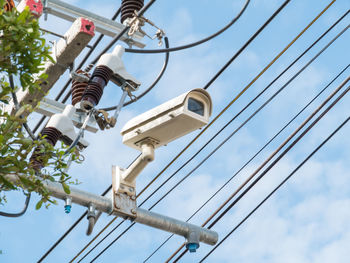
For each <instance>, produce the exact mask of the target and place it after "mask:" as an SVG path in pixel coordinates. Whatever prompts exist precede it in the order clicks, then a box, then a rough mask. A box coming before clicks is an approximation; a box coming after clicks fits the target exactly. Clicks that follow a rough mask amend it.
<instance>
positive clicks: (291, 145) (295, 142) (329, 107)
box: [208, 79, 350, 229]
mask: <svg viewBox="0 0 350 263" xmlns="http://www.w3.org/2000/svg"><path fill="white" fill-rule="evenodd" d="M346 81H348V79H347V80H346ZM344 85H345V84H344ZM349 90H350V87H347V88H346V89H345V91H343V92H342V93H341V94H340V95H339V96H338V97H337V98H336V99H335V100H334V101H333V102H332V104H330V105H329V106H328V107H327V108H326V109H325V110H324V111H323V112H322V113H321V114H320V115H319V116H318V117H317V118H316V119H315V120H314V121H313V122H312V123H311V124H310V125H309V126H308V127H307V128H306V129H305V130H304V131H303V132H302V133H301V134H300V135H299V136H298V137H297V138H296V139H295V140H294V141H293V142H292V143H291V144H290V145H289V146H288V147H287V148H286V149H285V150H284V151H283V152H282V153H281V154H280V155H279V156H278V157H277V158H276V159H275V160H274V161H273V162H272V163H271V164H270V165H269V166H268V167H267V168H266V169H265V170H264V171H263V172H262V173H261V174H260V175H259V176H258V177H257V178H256V179H255V180H254V181H253V182H252V183H251V184H250V185H249V186H248V187H247V188H246V189H245V190H244V191H243V192H242V193H241V194H240V195H239V196H238V197H237V198H236V199H235V200H234V201H233V202H232V203H231V204H230V205H229V206H228V207H227V208H226V209H225V210H224V211H223V212H222V213H221V214H220V215H219V216H218V217H217V218H216V219H215V220H214V221H213V222H212V223H211V224H210V225H209V227H208V228H209V229H211V228H212V227H213V226H214V225H215V224H216V223H217V222H219V221H220V219H221V218H222V217H223V216H224V215H225V214H226V213H227V212H228V211H230V210H231V208H232V207H233V206H234V205H235V204H236V203H237V202H238V201H239V200H240V199H241V198H242V197H243V196H244V195H246V194H247V193H248V192H249V190H250V189H251V188H253V186H254V185H255V184H256V183H257V182H259V181H260V179H261V178H263V177H264V176H265V175H266V174H267V172H268V171H270V170H271V168H272V167H273V166H274V165H275V164H276V163H277V162H278V161H279V160H281V159H282V157H283V156H284V155H286V153H287V152H288V151H289V150H290V149H292V148H293V147H294V145H295V144H297V142H298V141H299V140H300V139H301V138H302V137H303V136H304V135H305V134H306V133H307V132H308V131H309V130H310V129H311V128H312V127H313V126H314V125H315V124H316V123H317V122H318V121H319V120H320V119H322V118H323V116H324V115H326V114H327V113H328V111H329V110H330V109H331V108H332V107H333V106H334V105H335V104H337V103H338V102H339V100H340V99H342V98H343V97H344V96H345V95H346V94H347V93H348V92H349Z"/></svg>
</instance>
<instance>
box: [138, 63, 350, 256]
mask: <svg viewBox="0 0 350 263" xmlns="http://www.w3.org/2000/svg"><path fill="white" fill-rule="evenodd" d="M349 67H350V64H348V65H347V66H346V67H345V68H344V69H343V70H342V71H341V72H340V73H339V74H338V75H337V76H336V77H334V78H333V79H332V80H331V81H330V82H329V83H328V84H327V85H326V86H325V87H324V88H323V89H322V90H321V91H320V92H319V93H318V94H317V95H316V96H315V97H314V98H313V99H312V100H310V101H309V103H307V104H306V105H305V106H304V107H303V108H302V109H301V110H300V111H299V112H298V113H297V114H296V115H295V116H294V117H293V118H292V119H291V120H290V121H289V122H288V123H287V124H285V125H284V126H283V128H282V129H280V130H279V131H278V132H277V133H276V134H275V135H274V136H273V137H272V138H271V139H270V140H269V141H268V142H267V143H266V144H265V145H264V146H263V147H261V148H260V149H259V150H258V151H257V152H256V153H255V154H254V155H253V156H252V157H251V158H250V159H249V160H248V161H247V162H246V163H245V164H244V165H243V166H242V167H241V168H240V169H239V170H238V171H237V172H236V173H234V175H233V176H232V177H231V178H230V179H229V180H227V181H226V182H225V183H224V184H223V185H222V186H221V187H220V188H219V189H218V190H217V191H216V192H215V193H214V194H213V195H212V196H211V197H210V198H209V199H207V200H206V201H205V202H204V203H203V204H202V205H201V206H200V207H199V208H198V209H197V210H196V211H195V212H194V213H193V214H192V215H191V216H190V217H189V218H188V219H187V220H186V222H188V221H189V220H191V219H192V218H193V217H194V216H195V215H196V214H197V213H198V212H199V211H200V210H202V209H203V208H204V207H205V206H206V205H207V204H208V203H209V202H210V201H211V200H212V199H213V198H214V197H215V196H216V195H217V194H218V193H219V192H220V191H221V190H222V189H224V188H225V187H226V186H227V185H228V184H229V183H230V182H231V181H232V180H233V179H234V178H235V177H236V176H237V175H238V174H239V173H240V172H241V171H242V170H243V169H244V168H245V167H247V165H248V164H249V163H250V162H251V161H253V160H254V159H255V157H257V156H258V155H259V154H260V153H261V152H262V151H263V150H264V149H265V148H266V147H267V146H268V145H269V144H270V143H271V142H272V141H273V140H274V139H275V138H277V136H279V135H280V134H281V133H282V132H283V131H284V130H285V129H286V128H287V127H288V126H289V125H290V124H291V123H292V122H293V121H294V120H295V119H296V118H297V117H299V115H300V114H301V113H303V112H304V110H306V109H307V108H308V107H309V106H310V105H311V104H312V103H313V102H314V101H315V100H316V99H317V98H318V97H319V96H320V95H321V94H322V93H323V92H324V91H325V90H326V89H327V88H328V87H329V86H330V85H332V84H333V82H334V81H336V80H337V79H338V78H339V77H340V76H341V75H342V74H343V73H344V72H345V71H346V70H347V69H348V68H349ZM172 236H173V234H172V235H170V236H169V237H168V238H167V239H166V240H165V241H164V242H163V243H162V244H161V245H160V246H158V248H156V249H155V250H154V251H153V252H152V254H151V255H149V256H148V257H147V258H146V259H145V261H144V262H146V261H148V259H150V258H151V257H152V256H153V255H154V254H155V253H156V252H157V251H158V250H159V249H160V248H162V247H163V246H164V245H165V244H166V243H167V242H168V241H169V240H170V238H171V237H172Z"/></svg>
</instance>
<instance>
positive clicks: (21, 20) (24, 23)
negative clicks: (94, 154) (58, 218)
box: [0, 0, 75, 209]
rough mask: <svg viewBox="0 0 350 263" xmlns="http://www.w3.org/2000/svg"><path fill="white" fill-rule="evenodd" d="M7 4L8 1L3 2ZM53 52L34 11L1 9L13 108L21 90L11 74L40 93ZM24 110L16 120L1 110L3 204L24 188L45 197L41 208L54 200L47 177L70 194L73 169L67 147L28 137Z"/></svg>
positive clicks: (5, 98) (0, 35) (3, 69)
mask: <svg viewBox="0 0 350 263" xmlns="http://www.w3.org/2000/svg"><path fill="white" fill-rule="evenodd" d="M2 6H4V0H0V7H2ZM49 54H50V53H49V48H48V47H47V46H46V45H45V39H44V38H43V36H42V32H41V31H40V30H39V25H38V21H37V20H36V19H35V18H34V17H33V16H32V15H31V14H30V12H29V10H28V9H26V10H24V11H23V12H22V13H19V12H17V11H16V10H15V9H13V10H12V11H9V12H5V11H4V10H3V9H1V8H0V85H1V88H0V101H1V102H3V103H5V104H7V103H8V102H9V100H10V98H11V93H13V92H14V91H15V89H16V87H11V85H10V84H9V83H8V82H7V81H6V80H7V77H8V76H9V75H13V76H14V77H15V78H16V79H18V80H19V83H20V86H21V87H22V89H23V90H26V89H28V90H29V91H30V92H34V91H37V90H38V89H40V82H41V81H43V80H45V78H46V77H47V76H45V75H39V74H40V71H41V70H42V69H43V63H44V62H45V61H47V60H51V61H52V58H51V57H50V55H49ZM24 108H26V109H27V110H28V108H30V107H29V105H22V108H21V109H20V110H19V111H18V112H17V114H16V115H15V116H9V115H8V114H7V113H6V112H4V111H3V110H1V109H0V123H1V124H0V191H1V192H2V195H1V196H0V204H3V203H4V201H5V200H6V199H5V198H6V195H5V194H4V193H5V192H4V191H8V190H19V189H21V188H24V189H26V190H27V191H28V192H37V193H38V194H39V195H40V196H41V200H40V201H39V202H38V204H37V209H39V208H40V207H41V205H42V204H43V203H44V202H47V201H49V202H53V200H52V199H50V195H49V192H48V191H47V189H46V188H45V187H44V185H43V183H42V179H48V180H50V181H57V182H60V183H61V184H62V186H63V188H64V190H65V191H66V192H67V193H69V187H68V185H67V184H68V180H69V179H70V177H69V176H68V175H67V174H66V173H65V172H64V170H65V168H66V167H67V160H66V158H67V157H65V155H64V151H65V149H64V148H62V147H61V148H59V149H54V147H53V146H52V145H50V144H49V143H47V141H46V140H45V138H38V139H36V140H32V139H30V138H28V137H27V136H26V134H25V132H24V131H23V127H22V126H23V123H25V122H26V119H25V118H23V117H22V116H20V112H21V110H23V109H24ZM34 150H35V151H36V153H40V156H41V157H42V162H43V164H44V167H45V169H43V170H42V171H41V172H40V174H39V175H40V177H38V176H37V175H38V171H36V170H35V169H34V168H33V167H32V165H31V163H30V160H29V159H30V156H31V155H32V153H33V151H34ZM74 159H75V156H74V155H73V160H74ZM8 174H15V175H17V176H18V178H19V182H18V183H16V184H14V183H11V182H10V181H8V180H7V179H6V175H8Z"/></svg>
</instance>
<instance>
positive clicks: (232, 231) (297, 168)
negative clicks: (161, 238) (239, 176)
mask: <svg viewBox="0 0 350 263" xmlns="http://www.w3.org/2000/svg"><path fill="white" fill-rule="evenodd" d="M349 120H350V117H348V118H347V119H346V120H345V121H344V122H343V123H342V124H340V125H339V126H338V127H337V128H336V129H335V130H334V131H333V132H332V133H331V134H330V135H329V136H328V137H327V138H326V139H325V140H324V141H323V142H322V143H321V144H320V145H318V146H317V147H316V148H315V149H314V150H313V151H312V152H311V153H310V154H309V155H308V156H307V157H306V158H305V159H304V160H303V161H302V162H301V163H300V164H299V165H298V166H297V167H296V168H295V169H294V170H293V171H292V172H291V173H290V174H289V175H288V176H287V177H286V178H285V179H284V180H283V181H282V182H281V183H280V184H279V185H278V186H277V187H276V188H275V189H274V190H273V191H272V192H270V193H269V194H268V195H267V196H266V197H265V198H264V199H263V200H262V201H261V202H260V203H259V204H258V205H257V206H256V207H255V208H254V209H253V210H252V211H251V212H250V213H249V214H248V215H247V216H246V217H245V218H243V220H242V221H241V222H239V223H238V224H237V225H236V226H235V227H234V228H233V229H232V230H231V231H230V232H229V233H228V234H227V235H226V236H225V237H224V238H223V239H222V240H220V242H219V243H218V244H217V245H216V246H215V247H214V248H213V249H212V250H210V252H209V253H208V254H206V255H205V256H204V257H203V258H202V259H201V261H200V262H203V261H204V260H205V259H206V258H208V256H209V255H211V254H212V253H213V252H214V251H215V250H216V249H217V248H218V247H219V246H221V245H222V243H223V242H224V241H225V240H226V239H227V238H228V237H230V236H231V235H232V233H234V232H235V231H236V230H237V229H238V228H239V227H240V226H241V225H242V224H243V223H244V222H245V221H246V220H247V219H248V218H249V217H250V216H252V215H253V214H254V213H255V212H256V210H258V209H259V208H260V207H261V206H262V205H263V204H264V203H265V202H266V201H267V200H268V199H269V198H270V197H271V196H272V195H273V194H274V193H275V192H276V191H277V190H278V189H279V188H281V186H282V185H284V184H285V183H286V182H287V181H288V180H289V179H290V178H291V177H292V176H293V175H294V174H295V173H296V172H297V171H298V170H299V169H300V168H301V167H302V166H303V165H304V164H305V163H306V162H307V161H309V159H310V158H311V157H312V156H313V155H314V154H315V153H317V152H318V151H319V150H320V149H321V148H322V147H323V146H324V145H325V144H326V143H327V142H328V141H329V140H330V139H331V138H332V137H333V136H334V135H335V134H337V133H338V132H339V131H340V130H341V129H342V128H343V127H344V126H345V124H347V122H348V121H349Z"/></svg>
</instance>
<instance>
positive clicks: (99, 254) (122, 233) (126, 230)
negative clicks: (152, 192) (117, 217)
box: [79, 221, 136, 263]
mask: <svg viewBox="0 0 350 263" xmlns="http://www.w3.org/2000/svg"><path fill="white" fill-rule="evenodd" d="M123 222H124V221H122V222H121V223H123ZM135 224H136V223H132V224H131V225H130V226H128V227H127V228H126V229H125V230H124V231H123V232H121V233H120V234H119V236H117V237H116V238H115V239H114V240H113V241H112V242H111V243H110V244H109V245H108V246H107V247H105V248H104V249H103V250H102V251H101V252H100V253H98V255H97V256H96V257H94V258H93V259H92V260H91V261H90V263H91V262H94V261H95V260H96V259H98V258H99V257H100V256H101V255H102V254H103V253H104V252H105V251H106V250H107V249H108V248H110V246H112V245H113V244H114V242H116V241H117V240H118V239H119V238H120V237H122V236H123V235H124V234H125V233H126V232H128V230H129V229H130V228H132V227H133V226H134V225H135ZM119 225H120V224H119ZM89 252H90V251H89ZM85 256H86V255H85ZM85 256H84V257H85ZM79 262H80V261H79Z"/></svg>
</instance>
